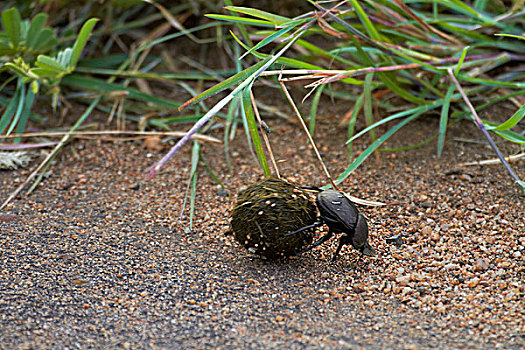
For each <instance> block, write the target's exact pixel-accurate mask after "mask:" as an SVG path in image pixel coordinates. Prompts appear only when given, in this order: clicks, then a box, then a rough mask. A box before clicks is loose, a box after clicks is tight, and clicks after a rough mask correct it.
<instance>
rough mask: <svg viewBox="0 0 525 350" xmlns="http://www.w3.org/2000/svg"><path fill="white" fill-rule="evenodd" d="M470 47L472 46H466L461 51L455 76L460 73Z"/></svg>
mask: <svg viewBox="0 0 525 350" xmlns="http://www.w3.org/2000/svg"><path fill="white" fill-rule="evenodd" d="M469 48H470V46H466V47H465V48H464V49H463V51H462V52H461V57H460V58H459V61H458V65H457V67H456V70H455V71H454V75H455V76H457V75H458V74H459V71H460V70H461V66H462V65H463V61H464V60H465V57H466V56H467V51H468V49H469Z"/></svg>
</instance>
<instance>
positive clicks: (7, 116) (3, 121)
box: [0, 88, 20, 134]
mask: <svg viewBox="0 0 525 350" xmlns="http://www.w3.org/2000/svg"><path fill="white" fill-rule="evenodd" d="M19 99H20V89H19V88H17V89H16V91H15V94H14V95H13V97H11V99H10V100H9V102H8V104H7V106H6V108H5V110H4V113H3V114H2V117H1V118H0V134H2V133H3V132H4V130H5V129H6V128H7V126H8V125H9V122H10V121H11V120H12V117H13V115H14V114H15V111H16V107H17V106H18V104H19V103H18V102H19Z"/></svg>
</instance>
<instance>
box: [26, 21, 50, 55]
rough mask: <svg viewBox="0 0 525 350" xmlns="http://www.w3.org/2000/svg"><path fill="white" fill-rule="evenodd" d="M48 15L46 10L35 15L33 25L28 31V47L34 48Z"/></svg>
mask: <svg viewBox="0 0 525 350" xmlns="http://www.w3.org/2000/svg"><path fill="white" fill-rule="evenodd" d="M47 17H48V16H47V14H46V13H44V12H40V13H39V14H37V15H36V16H35V17H33V19H32V20H31V25H30V26H29V30H28V31H27V37H26V48H28V49H34V47H35V45H36V43H37V41H38V38H39V36H40V32H41V31H42V29H44V26H45V25H46V22H47Z"/></svg>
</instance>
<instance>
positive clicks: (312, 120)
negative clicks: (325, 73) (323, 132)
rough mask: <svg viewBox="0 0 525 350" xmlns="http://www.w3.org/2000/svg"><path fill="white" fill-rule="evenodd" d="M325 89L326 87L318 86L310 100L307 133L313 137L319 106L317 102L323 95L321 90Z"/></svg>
mask: <svg viewBox="0 0 525 350" xmlns="http://www.w3.org/2000/svg"><path fill="white" fill-rule="evenodd" d="M325 87H326V85H321V86H319V87H318V88H317V91H316V92H315V95H314V98H313V100H312V107H311V108H310V120H309V123H308V132H309V133H310V135H312V136H314V131H315V118H316V116H317V107H318V106H319V100H320V99H321V95H322V94H323V90H324V88H325Z"/></svg>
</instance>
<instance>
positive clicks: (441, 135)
mask: <svg viewBox="0 0 525 350" xmlns="http://www.w3.org/2000/svg"><path fill="white" fill-rule="evenodd" d="M455 89H456V87H455V86H454V85H450V86H449V88H448V90H447V94H446V95H445V98H444V99H443V107H442V108H441V117H440V118H439V132H438V148H437V156H438V158H439V157H441V153H442V152H443V146H444V145H445V134H446V132H447V124H448V111H449V108H450V100H451V98H452V94H453V93H454V90H455Z"/></svg>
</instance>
